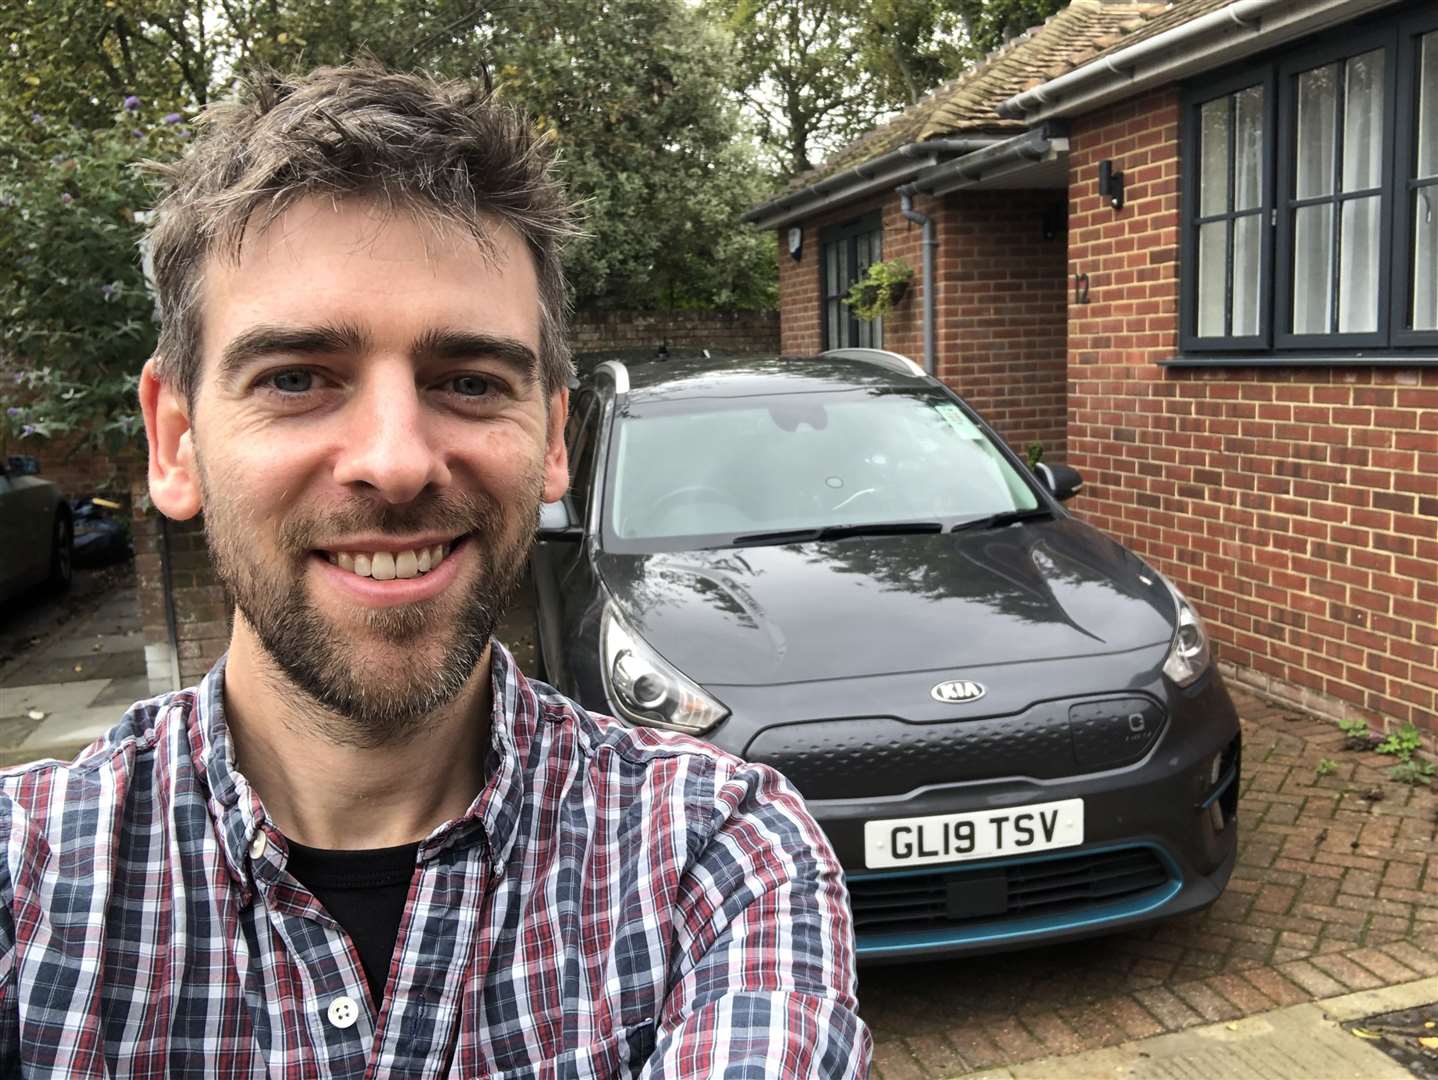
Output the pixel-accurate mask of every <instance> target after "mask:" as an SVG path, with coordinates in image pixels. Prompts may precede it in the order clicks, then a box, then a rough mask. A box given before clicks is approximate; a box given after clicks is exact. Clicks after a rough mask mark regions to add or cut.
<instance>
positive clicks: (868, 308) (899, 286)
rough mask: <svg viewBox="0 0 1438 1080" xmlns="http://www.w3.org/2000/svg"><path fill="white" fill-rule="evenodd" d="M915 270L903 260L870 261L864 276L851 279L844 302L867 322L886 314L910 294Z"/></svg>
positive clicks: (856, 315) (858, 316)
mask: <svg viewBox="0 0 1438 1080" xmlns="http://www.w3.org/2000/svg"><path fill="white" fill-rule="evenodd" d="M913 277H914V270H913V267H911V266H910V265H909V264H908V263H906V262H904V261H903V260H902V259H891V260H889V261H888V262H876V263H870V264H869V267H868V269H867V270H865V271H864V276H863V277H861V278H860V279H859V280H858V281H856V282H854V284H853V286H852V287H851V288H850V289H849V295H848V296H846V297H845V298H844V303H845V304H847V305H848V306H849V310H850V311H852V312H853V313H854V316H855V317H856V318H859V319H863V320H864V321H865V322H868V321H870V320H873V319H878V318H881V317H882V316H884V315H887V314H888V313H889V312H890V311H892V310H893V309H894V308H895V307H897V306H898V305H899V304H900V303H901V302H902V301H903V299H904V297H906V296H907V295H908V294H909V284H910V282H911V281H912V280H913Z"/></svg>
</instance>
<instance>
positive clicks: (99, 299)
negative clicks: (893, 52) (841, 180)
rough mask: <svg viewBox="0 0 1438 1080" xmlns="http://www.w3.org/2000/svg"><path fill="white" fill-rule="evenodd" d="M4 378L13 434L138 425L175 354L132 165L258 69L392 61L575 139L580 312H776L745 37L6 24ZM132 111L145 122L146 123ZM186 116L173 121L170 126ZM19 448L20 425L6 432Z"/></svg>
mask: <svg viewBox="0 0 1438 1080" xmlns="http://www.w3.org/2000/svg"><path fill="white" fill-rule="evenodd" d="M0 48H3V49H5V50H7V53H8V55H7V56H6V63H5V65H3V66H0V147H4V148H5V149H4V151H3V153H0V198H3V199H4V203H3V205H0V232H3V236H0V319H3V325H0V366H3V365H4V364H5V363H7V362H8V363H9V364H10V365H11V367H12V368H13V369H16V370H18V372H19V374H18V381H16V371H15V370H12V371H11V372H10V374H7V375H4V376H3V378H4V379H6V380H7V384H6V393H5V395H4V400H3V401H0V405H3V406H5V407H6V408H7V410H8V411H7V412H6V413H5V415H4V421H3V423H4V424H5V426H6V428H8V430H9V432H10V433H11V434H13V435H42V434H59V433H62V432H65V431H72V430H90V431H92V432H94V433H97V437H99V438H102V439H104V440H105V441H108V442H114V441H116V440H120V439H123V438H125V437H126V436H128V435H130V434H133V433H134V432H135V431H136V430H137V428H138V418H137V416H136V415H135V408H134V394H133V391H134V385H135V379H136V375H137V373H138V371H139V368H140V366H141V364H142V363H143V361H144V359H145V358H146V357H147V356H148V355H149V352H150V349H151V347H152V345H153V342H154V338H155V327H154V325H153V321H152V310H153V305H152V303H151V301H150V299H149V297H148V296H147V295H146V292H145V288H144V284H143V277H142V275H141V272H140V267H139V259H138V256H137V252H136V243H137V241H138V240H139V237H140V235H141V231H142V230H141V227H140V225H139V223H138V221H137V219H136V217H135V215H136V213H137V212H141V211H143V210H144V209H145V208H146V207H148V206H149V204H150V196H149V194H148V193H147V192H146V190H145V188H144V186H143V185H142V182H141V181H140V179H139V178H138V177H137V176H136V175H135V174H134V172H133V170H132V169H131V168H130V166H131V165H132V164H133V163H134V162H135V161H137V160H138V159H140V158H142V157H156V158H163V157H168V156H171V155H173V154H174V153H175V152H176V150H177V149H178V146H179V143H180V140H181V139H182V138H183V137H184V135H185V130H184V129H185V126H186V123H187V118H189V117H192V116H193V114H194V113H195V112H196V111H197V110H198V108H199V107H200V106H202V105H203V104H205V103H206V102H208V101H210V100H212V99H213V98H215V97H217V96H220V95H221V94H222V93H223V92H224V91H226V90H227V88H228V86H229V84H230V81H231V79H232V77H233V75H234V73H235V72H237V71H240V70H244V69H246V68H248V67H250V66H252V65H255V64H261V63H263V64H268V65H271V66H275V67H279V68H282V69H287V68H308V67H312V66H314V65H316V64H320V63H335V62H342V61H345V60H349V59H352V58H354V57H355V56H358V55H361V54H362V53H370V54H372V55H374V56H376V57H377V58H378V59H380V60H381V61H383V62H385V63H387V64H389V65H391V66H395V67H400V68H418V69H423V70H428V71H432V72H434V73H436V74H439V75H452V76H464V77H471V78H474V77H478V73H480V72H481V71H482V70H485V69H487V70H488V71H489V72H491V73H492V75H493V76H494V81H495V83H496V86H497V88H498V90H499V92H500V93H501V94H502V95H504V96H506V97H507V98H509V99H510V100H513V101H516V102H518V103H519V104H521V105H523V106H525V107H526V108H528V109H529V110H530V111H531V112H532V113H534V114H535V115H536V116H537V117H538V118H539V122H540V123H541V124H543V125H544V126H545V127H547V128H548V129H549V130H551V131H552V132H553V133H554V136H555V138H556V140H557V142H558V144H559V147H560V155H561V158H560V161H561V164H560V170H561V174H562V176H563V178H564V179H565V181H566V183H567V184H568V185H569V187H570V190H571V191H572V192H573V193H574V194H575V195H576V196H578V197H579V198H580V199H582V200H584V201H585V204H586V209H587V215H586V217H587V220H586V227H587V232H588V235H587V237H586V238H585V239H583V240H582V241H580V242H578V243H576V244H575V245H574V246H573V248H572V250H571V251H570V252H569V255H568V259H567V264H568V268H569V271H570V278H571V282H572V284H573V286H574V292H575V299H576V303H577V305H578V306H579V307H580V308H630V309H652V308H656V307H668V306H674V307H698V308H708V307H718V308H772V307H773V306H774V305H775V304H776V302H777V281H776V273H777V267H776V265H775V259H774V250H773V239H772V237H771V236H768V235H766V234H760V233H757V232H755V231H753V230H749V229H745V228H742V227H741V226H740V225H739V224H738V218H739V215H740V213H742V211H743V210H744V209H746V208H747V207H748V206H750V205H753V204H754V203H756V202H758V201H760V200H761V199H762V197H763V196H764V195H765V194H766V192H767V189H768V186H769V184H770V183H771V181H770V180H769V179H768V178H766V177H765V176H764V174H763V171H762V169H761V168H760V167H759V164H758V159H757V154H756V151H755V150H754V148H753V147H752V145H751V144H750V143H749V142H748V141H747V140H746V139H745V138H743V137H742V135H743V127H742V120H741V117H740V114H739V106H738V103H737V101H735V100H734V96H733V94H732V93H731V92H730V90H729V84H730V75H731V68H730V56H729V39H728V37H727V36H726V34H725V33H724V32H723V31H722V29H718V28H715V27H714V26H712V25H710V24H709V23H708V22H706V20H705V18H704V16H703V15H702V13H701V12H699V11H697V10H696V9H694V8H693V6H692V5H690V4H689V3H688V2H687V0H608V2H606V4H605V8H604V15H603V17H602V18H596V17H595V12H594V11H593V10H592V9H591V8H590V7H588V6H587V5H580V4H574V3H572V2H566V0H533V2H531V3H528V4H525V5H519V6H515V7H514V8H512V9H509V8H507V9H505V10H503V11H502V12H495V13H493V14H491V13H489V12H488V11H487V10H486V9H485V8H483V7H476V6H474V5H472V4H470V3H468V2H467V0H291V2H288V3H285V4H276V3H274V2H273V0H218V2H217V3H216V2H214V0H144V2H141V0H17V2H16V3H13V4H10V5H7V6H4V8H3V10H0ZM127 99H128V100H130V102H131V105H132V106H133V107H134V108H133V111H132V110H130V109H126V108H123V107H122V103H123V102H125V101H126V100H127ZM166 117H169V118H170V120H171V121H172V122H170V123H166V122H165V118H166ZM3 430H5V429H4V428H0V431H3Z"/></svg>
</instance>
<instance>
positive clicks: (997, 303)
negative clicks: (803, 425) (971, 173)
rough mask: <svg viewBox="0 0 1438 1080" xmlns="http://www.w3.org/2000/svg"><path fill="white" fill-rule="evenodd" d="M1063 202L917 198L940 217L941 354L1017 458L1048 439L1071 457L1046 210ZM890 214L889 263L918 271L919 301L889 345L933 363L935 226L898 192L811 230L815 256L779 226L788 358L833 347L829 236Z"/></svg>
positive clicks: (942, 370)
mask: <svg viewBox="0 0 1438 1080" xmlns="http://www.w3.org/2000/svg"><path fill="white" fill-rule="evenodd" d="M1062 202H1063V199H1062V194H1061V193H1058V192H1043V191H983V192H961V193H959V194H956V195H951V196H947V197H945V198H943V199H932V198H925V197H923V196H919V197H916V199H915V200H914V208H915V209H916V210H919V211H920V212H922V213H925V214H929V215H930V216H931V217H932V218H933V219H934V234H935V237H936V239H937V240H938V242H939V246H938V248H937V249H936V252H935V258H936V260H937V261H936V263H935V289H934V302H935V351H936V354H937V362H938V375H939V377H940V378H942V379H943V380H944V381H945V382H947V383H948V384H949V385H950V386H952V387H953V388H954V389H955V390H957V391H958V392H959V393H960V394H962V395H964V397H965V398H966V399H967V400H968V401H969V402H970V403H971V404H972V405H973V406H974V407H975V408H976V409H978V411H979V412H980V413H981V414H983V416H984V418H985V419H987V420H988V421H989V422H990V423H991V424H993V425H994V428H995V429H996V430H997V431H998V432H999V433H1000V434H1001V435H1002V436H1003V437H1004V438H1005V439H1006V440H1007V441H1008V443H1009V444H1010V445H1011V446H1013V447H1014V448H1015V449H1016V450H1018V451H1020V452H1021V453H1022V452H1023V450H1024V448H1025V447H1027V446H1028V444H1029V443H1031V442H1035V441H1037V442H1040V443H1042V444H1043V446H1044V448H1045V456H1046V457H1047V458H1048V459H1050V460H1059V461H1061V460H1063V458H1064V453H1065V441H1066V438H1067V430H1066V424H1065V400H1066V393H1065V391H1066V387H1065V378H1066V375H1065V363H1064V316H1065V300H1064V297H1065V294H1066V286H1065V284H1064V243H1063V235H1062V231H1061V230H1060V232H1059V233H1058V235H1057V236H1055V237H1054V238H1053V239H1049V240H1045V239H1044V236H1043V218H1044V214H1045V212H1046V211H1053V210H1055V209H1058V210H1062ZM878 208H882V221H883V229H884V249H883V250H884V258H885V259H903V260H904V261H905V262H907V263H908V264H909V265H910V266H912V267H913V268H914V282H913V285H912V287H911V288H910V290H909V294H908V296H907V297H906V298H905V299H904V300H903V302H902V303H900V305H899V306H898V307H897V308H895V310H894V311H893V312H891V313H890V314H888V315H886V316H885V317H884V348H886V349H890V350H892V351H894V352H898V353H903V354H904V355H905V356H910V357H912V358H913V359H914V360H916V361H918V362H919V363H922V362H923V356H924V329H923V310H924V307H923V282H922V274H923V230H922V228H921V227H920V226H918V225H915V224H913V223H912V222H910V221H908V220H907V219H905V218H904V216H903V215H902V213H901V212H900V209H899V199H898V197H897V196H895V195H892V194H888V195H885V196H884V197H882V198H876V199H873V200H870V201H869V202H867V203H855V204H852V205H850V206H847V207H845V208H843V209H842V210H840V211H836V212H833V213H830V214H827V215H824V216H820V217H816V218H814V219H813V220H811V221H806V222H805V223H804V256H803V258H802V259H801V260H800V261H799V262H797V263H796V262H794V260H793V259H791V258H790V257H789V254H788V252H787V250H786V249H785V246H784V244H783V237H784V233H785V232H786V231H787V230H784V229H781V230H779V236H780V251H779V298H780V311H781V312H782V324H781V326H782V330H781V338H782V346H783V351H784V352H785V353H788V354H792V355H802V354H805V353H815V352H818V351H819V350H820V349H821V348H822V347H823V345H822V323H821V319H822V312H821V307H820V296H819V290H820V286H819V265H820V258H819V257H820V248H819V235H820V231H821V230H822V229H823V228H824V226H826V225H829V224H836V223H839V222H843V221H850V220H853V219H854V218H856V217H861V216H863V215H864V214H866V213H870V212H872V211H873V210H875V209H878Z"/></svg>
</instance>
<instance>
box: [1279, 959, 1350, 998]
mask: <svg viewBox="0 0 1438 1080" xmlns="http://www.w3.org/2000/svg"><path fill="white" fill-rule="evenodd" d="M1278 970H1279V973H1280V974H1282V975H1284V976H1286V977H1288V978H1289V979H1292V980H1293V981H1294V982H1295V983H1297V984H1298V985H1299V986H1301V987H1303V989H1305V990H1307V991H1308V992H1309V993H1310V994H1312V995H1313V996H1314V997H1315V998H1321V997H1333V996H1335V995H1337V994H1342V993H1345V992H1346V991H1347V990H1348V987H1347V986H1345V985H1344V984H1343V983H1341V982H1339V981H1338V980H1337V979H1335V978H1333V977H1332V976H1331V975H1328V974H1327V973H1325V972H1323V971H1320V970H1319V969H1318V968H1316V967H1314V966H1313V965H1312V964H1311V963H1309V962H1308V961H1307V960H1295V961H1293V962H1292V963H1289V964H1280V965H1278Z"/></svg>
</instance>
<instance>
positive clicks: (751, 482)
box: [604, 389, 1039, 550]
mask: <svg viewBox="0 0 1438 1080" xmlns="http://www.w3.org/2000/svg"><path fill="white" fill-rule="evenodd" d="M616 429H617V430H616V433H615V438H616V440H617V442H616V445H615V448H614V453H612V454H611V455H610V470H609V477H608V485H607V486H608V490H609V495H608V497H607V498H606V499H605V503H606V511H605V519H604V530H605V540H606V546H609V547H611V548H612V549H615V550H623V549H625V548H633V549H636V550H637V549H643V550H655V549H670V550H673V549H685V548H696V547H714V546H723V545H732V544H738V545H740V546H742V545H744V544H746V543H774V542H783V541H784V540H786V539H807V538H808V537H803V536H794V537H783V536H779V537H775V536H768V535H766V534H771V533H781V534H782V533H788V532H790V531H793V532H796V533H797V532H801V531H806V530H808V531H814V532H816V533H817V532H818V531H820V530H833V532H834V535H843V534H852V533H853V532H854V531H867V527H869V526H873V527H874V529H875V531H885V527H886V526H887V527H888V531H902V528H901V527H902V526H905V525H907V526H909V527H910V529H911V530H912V531H920V530H922V531H938V528H940V527H943V528H948V527H951V526H953V525H956V524H961V523H963V522H969V521H976V520H979V519H984V518H987V517H990V516H991V515H995V514H1005V513H1009V512H1013V511H1020V512H1022V511H1025V510H1033V509H1036V508H1038V505H1039V504H1038V498H1037V496H1035V494H1034V492H1033V489H1032V488H1031V487H1030V485H1029V484H1028V483H1026V482H1025V480H1024V478H1023V477H1022V476H1020V475H1019V470H1018V469H1016V468H1015V467H1014V466H1013V465H1012V464H1010V462H1009V460H1008V459H1007V458H1006V457H1005V456H1004V455H1003V454H1002V453H1001V452H1000V451H999V449H998V448H997V447H996V446H995V445H994V444H993V442H992V441H991V440H990V438H989V436H988V435H987V434H985V432H984V430H983V429H982V428H980V427H979V425H978V424H976V423H975V422H974V420H973V418H972V416H971V414H969V413H968V412H967V411H965V409H963V408H961V407H960V406H959V405H957V404H956V403H955V402H954V401H953V399H951V398H949V397H947V396H945V395H943V394H942V393H938V392H934V391H928V390H924V391H895V390H884V391H878V392H876V391H874V390H872V389H866V390H853V391H842V392H826V393H799V394H786V395H779V396H773V397H767V398H753V397H749V398H727V399H726V398H700V399H685V400H679V401H667V402H666V401H658V402H645V403H638V404H633V405H631V406H630V407H629V409H628V411H627V414H626V415H624V416H622V417H621V418H620V420H619V422H618V423H617V424H616ZM896 526H898V527H900V528H896ZM846 527H853V528H846ZM813 538H815V539H818V538H820V537H818V536H815V537H813Z"/></svg>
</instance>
